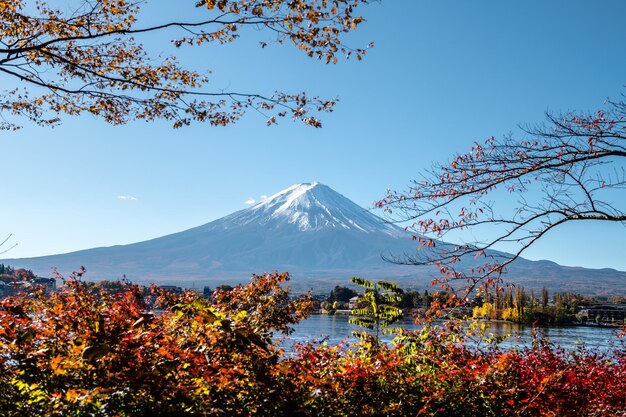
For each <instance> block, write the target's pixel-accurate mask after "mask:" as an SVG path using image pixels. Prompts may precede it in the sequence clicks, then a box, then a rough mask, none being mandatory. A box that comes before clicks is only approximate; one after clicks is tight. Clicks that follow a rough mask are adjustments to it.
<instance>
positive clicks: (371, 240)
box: [0, 182, 626, 293]
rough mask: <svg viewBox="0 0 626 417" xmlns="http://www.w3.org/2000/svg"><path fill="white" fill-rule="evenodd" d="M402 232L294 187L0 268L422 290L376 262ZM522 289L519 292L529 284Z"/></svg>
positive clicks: (606, 277)
mask: <svg viewBox="0 0 626 417" xmlns="http://www.w3.org/2000/svg"><path fill="white" fill-rule="evenodd" d="M415 249H416V245H415V242H413V241H412V240H411V235H410V234H409V233H407V232H405V231H404V229H402V228H400V227H398V226H395V225H392V224H389V223H386V222H385V221H384V220H382V219H381V218H379V217H377V216H376V215H374V214H372V213H370V212H369V211H368V210H366V209H364V208H362V207H360V206H358V205H356V204H355V203H353V202H352V201H351V200H349V199H348V198H346V197H344V196H343V195H341V194H339V193H337V192H336V191H334V190H332V189H331V188H330V187H328V186H326V185H323V184H320V183H317V182H314V183H304V184H295V185H293V186H291V187H289V188H287V189H285V190H283V191H281V192H279V193H277V194H275V195H272V196H270V197H268V198H267V199H265V200H264V201H262V202H261V203H258V204H256V205H254V206H252V207H249V208H247V209H244V210H240V211H237V212H235V213H233V214H230V215H228V216H226V217H223V218H221V219H218V220H215V221H212V222H210V223H207V224H204V225H202V226H198V227H195V228H192V229H189V230H185V231H182V232H179V233H174V234H171V235H167V236H163V237H159V238H156V239H152V240H148V241H144V242H139V243H133V244H128V245H118V246H111V247H102V248H95V249H87V250H82V251H78V252H71V253H67V254H60V255H51V256H43V257H37V258H22V259H6V260H2V261H0V262H3V263H5V264H10V265H12V266H14V267H23V268H29V269H32V270H33V271H34V272H35V273H36V274H39V275H42V276H48V275H50V270H51V268H52V267H55V268H56V269H57V270H58V271H59V272H60V273H61V274H62V275H67V274H69V273H70V272H71V271H74V270H77V269H78V268H79V267H80V266H84V267H85V268H86V269H87V272H88V274H87V277H88V278H90V279H93V280H99V279H118V278H121V277H122V276H123V275H126V277H127V278H128V279H130V280H132V281H135V282H144V283H145V282H158V283H168V284H177V285H182V286H190V284H192V282H193V284H194V285H196V286H202V285H219V284H224V283H228V284H236V283H239V282H245V281H246V280H247V278H248V277H249V276H250V275H251V274H252V273H262V272H269V271H272V270H278V271H289V272H290V273H291V274H292V276H293V281H292V285H293V287H294V288H295V289H308V288H314V289H315V290H316V291H317V290H320V291H325V290H328V289H330V288H332V287H333V286H335V285H346V284H348V283H349V279H350V277H351V276H353V275H361V276H364V277H366V278H371V279H390V280H394V281H397V282H399V283H400V284H401V285H403V286H405V287H407V286H411V287H421V288H426V287H428V286H429V283H430V281H431V280H432V278H433V277H434V276H435V275H436V271H435V270H434V269H433V268H427V267H414V266H404V265H395V264H390V263H388V262H385V261H384V260H383V259H382V256H381V255H382V254H385V253H390V254H395V255H401V254H405V253H408V254H411V253H415ZM509 278H510V279H512V280H513V281H523V282H525V283H526V284H527V285H528V286H531V287H541V286H542V285H545V286H547V287H548V288H554V289H557V288H558V289H559V290H560V291H563V290H565V289H564V287H563V286H564V282H567V283H568V289H569V288H570V287H571V289H570V290H572V291H575V290H576V291H580V292H584V293H598V292H612V293H615V288H622V290H621V291H618V292H620V293H622V292H625V290H624V289H623V288H624V285H623V283H624V282H626V272H619V271H615V270H611V269H604V270H592V269H585V268H578V267H563V266H560V265H557V264H555V263H554V262H550V261H528V260H525V259H519V260H517V261H516V262H515V263H514V265H513V266H512V267H511V269H510V272H509ZM526 284H525V285H526Z"/></svg>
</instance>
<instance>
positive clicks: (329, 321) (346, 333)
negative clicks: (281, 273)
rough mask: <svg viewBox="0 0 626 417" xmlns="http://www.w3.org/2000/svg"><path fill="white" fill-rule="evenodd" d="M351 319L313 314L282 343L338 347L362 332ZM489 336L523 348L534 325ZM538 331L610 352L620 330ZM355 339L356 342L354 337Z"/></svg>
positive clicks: (496, 329)
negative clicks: (323, 342) (319, 342)
mask: <svg viewBox="0 0 626 417" xmlns="http://www.w3.org/2000/svg"><path fill="white" fill-rule="evenodd" d="M349 318H350V316H347V315H336V316H329V315H325V314H319V315H312V316H311V317H310V318H308V319H307V320H304V321H302V322H300V323H298V324H297V325H296V326H295V327H294V329H295V331H294V333H292V334H291V335H289V337H288V338H287V340H285V342H283V344H282V345H283V346H285V347H286V348H288V347H289V346H291V345H293V344H294V343H302V342H306V341H312V340H322V339H324V340H326V341H327V342H328V343H329V344H337V343H339V342H340V341H342V340H344V339H346V338H351V336H352V332H353V331H355V330H360V328H359V327H358V326H355V325H353V324H350V323H348V319H349ZM490 325H491V327H490V329H489V330H488V333H493V334H494V335H496V336H500V335H505V334H510V335H511V336H510V337H509V338H507V339H506V340H505V341H504V342H503V343H502V345H501V346H503V347H524V346H531V329H532V327H531V326H527V325H520V324H515V323H506V322H491V323H490ZM397 327H404V328H406V329H409V330H419V329H420V325H417V324H415V323H414V322H413V320H410V319H405V320H403V321H402V322H400V324H398V325H397ZM539 331H540V332H541V333H542V334H543V335H544V336H546V337H548V338H549V340H550V342H552V343H553V344H554V345H558V346H562V347H564V348H566V349H573V348H575V347H576V346H579V345H581V344H583V345H584V346H585V347H587V348H588V349H590V350H597V351H607V350H609V349H610V348H611V346H612V343H614V342H616V341H617V338H616V335H617V333H618V331H619V329H617V328H609V327H587V326H562V327H540V328H539ZM392 338H393V336H391V335H383V337H382V339H383V340H385V341H391V339H392ZM352 340H354V339H353V338H352Z"/></svg>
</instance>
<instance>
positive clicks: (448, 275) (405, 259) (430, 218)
mask: <svg viewBox="0 0 626 417" xmlns="http://www.w3.org/2000/svg"><path fill="white" fill-rule="evenodd" d="M523 130H524V134H525V135H524V137H523V138H522V139H515V138H514V137H513V136H506V137H504V138H501V139H497V138H494V137H491V138H489V139H487V140H486V141H485V142H484V143H474V145H473V146H472V148H471V150H470V151H469V152H467V153H464V154H457V155H455V156H454V157H453V158H452V160H451V161H449V162H448V163H445V164H434V165H433V166H432V167H431V168H430V169H429V170H427V171H426V172H424V173H423V176H422V178H421V179H418V180H414V181H412V182H411V185H410V186H409V187H408V189H407V190H405V191H400V192H396V191H389V192H388V194H387V196H386V197H385V198H384V199H382V200H380V201H379V202H377V206H378V207H379V208H382V209H384V210H385V212H386V213H387V214H388V215H389V216H390V218H391V219H392V220H393V221H396V222H400V223H406V222H408V226H407V230H410V231H412V232H413V233H414V236H413V238H414V239H415V240H416V241H417V242H418V244H419V249H421V250H419V251H418V252H417V255H415V256H400V255H398V256H397V257H395V258H393V259H392V260H393V261H395V262H401V263H409V264H416V265H423V264H432V265H437V266H438V267H439V269H440V272H441V276H442V278H443V279H444V280H445V281H449V280H454V279H465V280H467V282H468V283H469V284H470V285H469V287H470V288H473V287H475V286H476V284H477V283H479V282H481V283H483V284H489V283H490V282H493V281H494V280H495V281H498V280H500V278H501V274H502V272H503V271H505V269H506V266H507V265H509V264H510V263H511V262H512V261H514V260H515V259H516V258H518V257H519V256H520V255H521V254H522V253H523V252H524V251H525V250H526V249H527V248H528V247H529V246H531V245H532V244H533V243H535V242H536V241H537V240H538V239H540V238H542V237H543V236H544V235H545V234H547V233H548V232H550V231H551V230H552V229H554V228H555V227H558V226H559V225H562V224H564V223H568V222H579V221H602V222H607V221H608V222H617V223H622V224H624V223H626V207H624V206H623V204H624V202H623V201H621V202H620V201H619V200H617V201H616V196H617V194H616V193H617V192H619V191H620V190H622V189H624V187H625V186H626V171H625V162H626V103H625V102H624V101H618V102H608V104H607V105H606V106H605V108H603V109H600V110H598V111H597V112H592V113H574V112H570V113H565V114H558V115H556V114H550V113H548V114H547V115H546V122H545V123H544V124H541V125H535V126H529V127H523ZM499 190H504V192H508V193H510V194H512V195H513V196H515V197H516V204H515V205H514V207H513V209H512V210H508V211H507V209H506V204H504V205H503V204H500V205H499V206H498V207H496V203H498V202H499V203H503V201H501V200H503V199H506V197H504V198H503V197H502V196H501V195H499V196H498V197H499V198H500V201H497V200H496V199H495V198H494V196H495V195H496V194H497V193H498V192H500V191H499ZM503 206H505V207H504V209H502V207H503ZM463 231H465V232H467V231H469V232H470V235H471V236H474V238H475V240H473V241H470V242H467V243H462V244H445V243H443V240H444V239H445V238H446V237H450V236H452V234H454V233H458V232H463ZM503 243H504V244H511V243H513V244H514V247H515V250H514V251H513V253H511V254H507V253H503V252H496V251H495V249H498V245H499V244H503ZM468 258H478V259H482V260H484V262H483V261H480V262H479V264H477V265H475V266H472V268H471V269H468V268H459V267H458V265H460V264H458V262H460V261H462V260H464V259H468ZM465 266H467V264H465Z"/></svg>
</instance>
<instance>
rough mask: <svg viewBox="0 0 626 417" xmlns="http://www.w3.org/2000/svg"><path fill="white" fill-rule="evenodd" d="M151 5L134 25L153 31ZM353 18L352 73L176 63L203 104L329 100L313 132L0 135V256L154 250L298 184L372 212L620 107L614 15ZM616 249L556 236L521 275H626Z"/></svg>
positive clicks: (82, 129)
mask: <svg viewBox="0 0 626 417" xmlns="http://www.w3.org/2000/svg"><path fill="white" fill-rule="evenodd" d="M166 3H167V2H161V4H160V6H159V7H156V6H153V7H152V8H151V9H150V10H147V12H148V17H147V18H148V19H150V20H154V21H159V20H164V19H166V17H165V16H169V15H170V14H169V13H171V11H166V9H165V4H166ZM158 4H159V3H157V5H158ZM180 13H182V12H180ZM362 13H363V15H364V16H365V18H366V19H367V23H366V24H365V25H363V27H362V28H361V29H359V31H358V33H356V34H354V35H353V36H352V37H351V38H350V41H349V42H350V43H351V44H352V45H354V46H364V45H367V44H368V43H369V42H370V41H372V40H373V41H375V43H376V46H375V48H374V49H372V50H371V51H370V52H369V53H368V55H367V57H366V58H365V59H364V60H363V61H361V62H356V61H348V62H340V63H339V64H338V65H335V66H327V65H324V64H322V63H320V62H317V61H313V60H310V59H308V58H306V57H305V56H304V55H303V54H302V53H301V52H300V51H297V50H295V49H294V48H291V47H285V46H283V47H280V46H270V47H268V48H265V49H261V48H259V47H258V44H257V42H258V40H259V38H254V37H247V38H246V37H244V39H242V40H240V41H238V42H236V43H235V44H232V45H229V46H221V47H220V46H217V47H212V48H210V49H202V50H190V51H181V54H182V55H181V59H183V60H184V62H186V63H188V64H189V65H190V66H194V67H197V68H209V69H211V70H212V71H213V78H212V81H211V84H210V85H211V86H212V87H214V88H216V89H221V88H232V89H234V90H240V91H250V92H260V93H272V92H273V91H275V90H284V91H292V92H297V91H302V90H306V91H307V92H308V93H310V94H313V95H320V96H325V97H338V98H339V99H340V100H341V101H340V103H339V104H338V106H337V107H336V109H335V111H334V112H333V113H331V114H328V115H324V117H323V122H324V127H323V128H322V129H312V128H309V127H306V126H303V125H300V124H297V123H293V122H291V121H289V120H285V121H282V122H281V123H280V124H279V125H278V126H273V127H266V126H265V120H264V118H263V117H261V116H259V115H257V114H252V113H250V114H249V115H248V117H246V118H245V119H244V120H242V121H241V122H240V123H239V124H237V125H235V126H230V127H226V128H212V127H210V126H208V125H194V126H192V127H189V128H183V129H178V130H172V129H171V128H170V126H169V124H168V123H164V122H157V123H143V122H137V123H132V124H129V125H126V126H119V127H114V126H109V125H106V124H105V123H104V122H101V121H97V120H94V119H92V118H90V117H81V118H73V119H72V118H67V119H65V122H64V124H63V125H62V126H60V127H58V128H55V129H46V128H37V127H33V126H26V127H25V128H24V129H23V130H20V131H18V132H0V154H1V155H2V156H3V157H2V166H3V174H4V175H3V182H2V183H3V187H2V189H3V196H4V198H3V203H2V206H0V215H1V218H2V219H3V221H2V226H1V227H0V233H2V234H3V235H5V234H9V233H12V234H13V237H12V239H11V241H12V242H14V243H18V246H17V247H16V248H14V249H12V250H11V252H10V253H8V254H6V255H4V256H5V257H11V258H14V257H26V256H38V255H48V254H55V253H63V252H68V251H73V250H79V249H85V248H90V247H96V246H109V245H114V244H125V243H131V242H137V241H141V240H146V239H149V238H154V237H158V236H162V235H164V234H168V233H172V232H177V231H181V230H183V229H187V228H190V227H193V226H197V225H200V224H203V223H206V222H209V221H211V220H215V219H217V218H219V217H222V216H224V215H226V214H229V213H231V212H233V211H235V210H239V209H242V208H245V207H246V203H245V202H246V201H247V200H249V199H251V198H252V199H255V200H258V199H259V198H260V196H262V195H264V194H265V195H270V194H273V193H275V192H278V191H280V190H281V189H283V188H286V187H288V186H289V185H291V184H293V183H297V182H311V181H320V182H322V183H325V184H327V185H329V186H330V187H332V188H334V189H335V190H337V191H338V192H340V193H342V194H344V195H345V196H347V197H348V198H350V199H352V200H354V201H355V202H356V203H358V204H360V205H362V206H365V207H370V206H371V204H372V203H373V201H374V200H376V199H378V198H380V197H381V196H383V195H384V193H385V191H386V189H387V188H395V189H401V188H403V187H404V186H405V185H406V184H408V182H409V180H411V179H413V178H416V177H417V176H418V175H419V173H420V171H422V170H424V169H425V168H428V167H429V166H430V164H431V163H432V162H433V161H446V160H447V159H448V158H449V157H450V156H451V155H452V154H453V153H454V152H464V151H466V150H467V149H468V148H469V147H470V146H471V144H472V142H473V141H474V140H478V141H482V140H484V139H486V138H487V137H489V136H491V135H495V136H499V135H503V134H507V133H510V132H513V133H515V132H516V130H517V126H518V125H519V124H520V123H534V122H540V121H542V119H543V114H544V112H545V111H546V110H552V111H567V110H593V109H596V108H599V107H601V106H602V105H603V102H604V100H605V99H606V98H607V97H612V98H619V95H620V94H622V93H624V92H625V91H626V89H625V88H624V85H626V77H625V74H626V54H624V41H626V25H624V21H623V18H624V16H626V2H623V1H621V0H614V1H601V2H589V1H575V0H559V1H556V0H555V1H551V2H544V1H526V2H512V1H507V2H503V1H478V2H460V1H421V0H420V1H418V0H382V1H381V2H375V3H373V4H371V5H369V6H367V7H365V8H363V10H362ZM153 47H155V48H161V44H159V43H158V42H157V41H156V40H155V41H153ZM162 48H163V50H166V49H167V46H165V44H163V46H162ZM623 194H624V193H623V191H622V195H616V196H615V200H616V202H619V203H624V202H625V199H626V197H625V196H624V195H623ZM120 196H125V197H127V198H120ZM625 236H626V228H625V227H624V226H623V225H616V224H612V225H601V224H586V225H585V224H579V225H575V226H572V227H563V228H562V229H560V230H555V231H554V233H552V234H550V235H548V236H547V237H546V238H545V239H544V240H543V241H541V242H539V244H538V245H536V246H535V247H533V248H531V249H530V250H529V251H528V252H527V253H526V257H528V258H530V259H551V260H554V261H557V262H559V263H562V264H565V265H582V266H588V267H597V268H600V267H612V268H617V269H621V270H626V257H625V256H623V247H624V243H625V242H626V239H625Z"/></svg>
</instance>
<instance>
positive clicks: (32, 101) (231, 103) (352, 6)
mask: <svg viewBox="0 0 626 417" xmlns="http://www.w3.org/2000/svg"><path fill="white" fill-rule="evenodd" d="M57 3H58V2H55V3H52V4H51V3H46V2H44V1H42V0H30V1H29V0H9V1H3V2H1V3H0V74H1V75H2V77H1V78H0V79H2V85H3V89H2V92H1V93H0V118H1V119H0V129H17V128H19V127H20V124H19V120H20V119H22V120H23V119H26V120H28V121H31V122H34V123H37V124H39V125H56V124H58V123H59V122H60V121H61V117H62V115H64V114H65V115H79V114H84V113H88V114H91V115H94V116H96V117H98V118H101V119H103V120H105V121H107V122H108V123H111V124H123V123H126V122H128V121H131V120H137V119H140V120H148V121H149V120H154V119H164V120H169V121H171V122H172V124H173V126H174V127H180V126H184V125H188V124H190V123H191V122H194V121H196V122H208V123H210V124H211V125H227V124H230V123H233V122H235V121H237V120H238V119H239V118H240V117H241V116H242V115H243V114H244V113H245V112H246V110H249V109H254V110H257V111H259V112H261V113H263V114H265V115H266V116H267V119H268V124H272V123H276V121H277V118H279V117H287V116H291V117H293V118H294V119H296V120H300V121H302V122H304V123H305V124H308V125H311V126H315V127H320V126H321V122H320V120H319V119H318V118H317V116H316V115H317V114H319V113H322V112H328V111H331V110H332V108H333V106H334V105H335V103H336V101H335V100H334V99H323V98H319V97H310V96H309V95H307V94H306V93H286V92H280V91H277V92H274V93H267V92H258V91H244V92H242V91H229V90H211V89H209V88H208V87H207V83H208V81H209V76H208V72H207V73H201V72H197V71H194V70H191V69H188V68H185V67H184V66H182V65H181V64H180V63H179V61H178V60H177V59H176V57H175V56H165V57H161V56H158V55H154V54H153V53H151V52H150V51H149V50H148V49H147V48H146V47H145V42H146V40H147V39H150V37H151V36H155V35H156V34H157V33H164V34H166V35H167V36H169V37H170V38H171V42H172V44H173V46H174V47H175V48H183V47H196V48H202V47H206V46H208V45H211V44H229V43H233V42H236V41H237V39H238V38H240V37H241V36H242V34H244V33H245V35H252V36H258V37H259V43H260V47H265V46H267V45H268V44H269V43H280V44H290V45H293V46H294V47H296V48H298V49H300V50H302V51H303V52H304V53H305V54H306V55H307V56H309V57H311V58H316V59H320V60H323V61H324V62H326V63H328V64H334V63H336V62H337V61H338V60H339V57H341V56H345V57H350V56H355V57H356V58H357V59H359V60H360V59H361V57H362V56H363V54H364V53H365V52H366V50H365V48H355V49H353V48H350V47H348V46H346V45H344V43H343V37H344V35H345V34H346V33H348V32H350V31H352V30H355V29H356V28H357V27H358V26H359V25H360V24H361V23H362V22H363V18H362V17H361V16H360V15H358V14H357V7H358V6H359V5H360V4H362V3H367V0H290V1H286V0H272V1H267V0H199V1H194V2H192V3H190V4H191V5H195V8H196V10H195V13H194V15H192V16H189V19H188V20H181V21H173V20H170V19H168V18H167V17H163V19H162V22H160V23H157V24H153V25H145V24H142V23H140V22H142V20H141V19H140V17H141V16H142V14H141V13H142V6H145V4H146V3H147V2H146V1H128V0H93V1H87V0H81V1H78V2H68V3H65V2H63V3H64V4H57ZM179 5H180V4H178V3H177V6H179ZM180 6H184V5H180ZM164 14H165V13H164ZM246 28H250V29H254V30H250V31H246V30H245V29H246Z"/></svg>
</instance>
